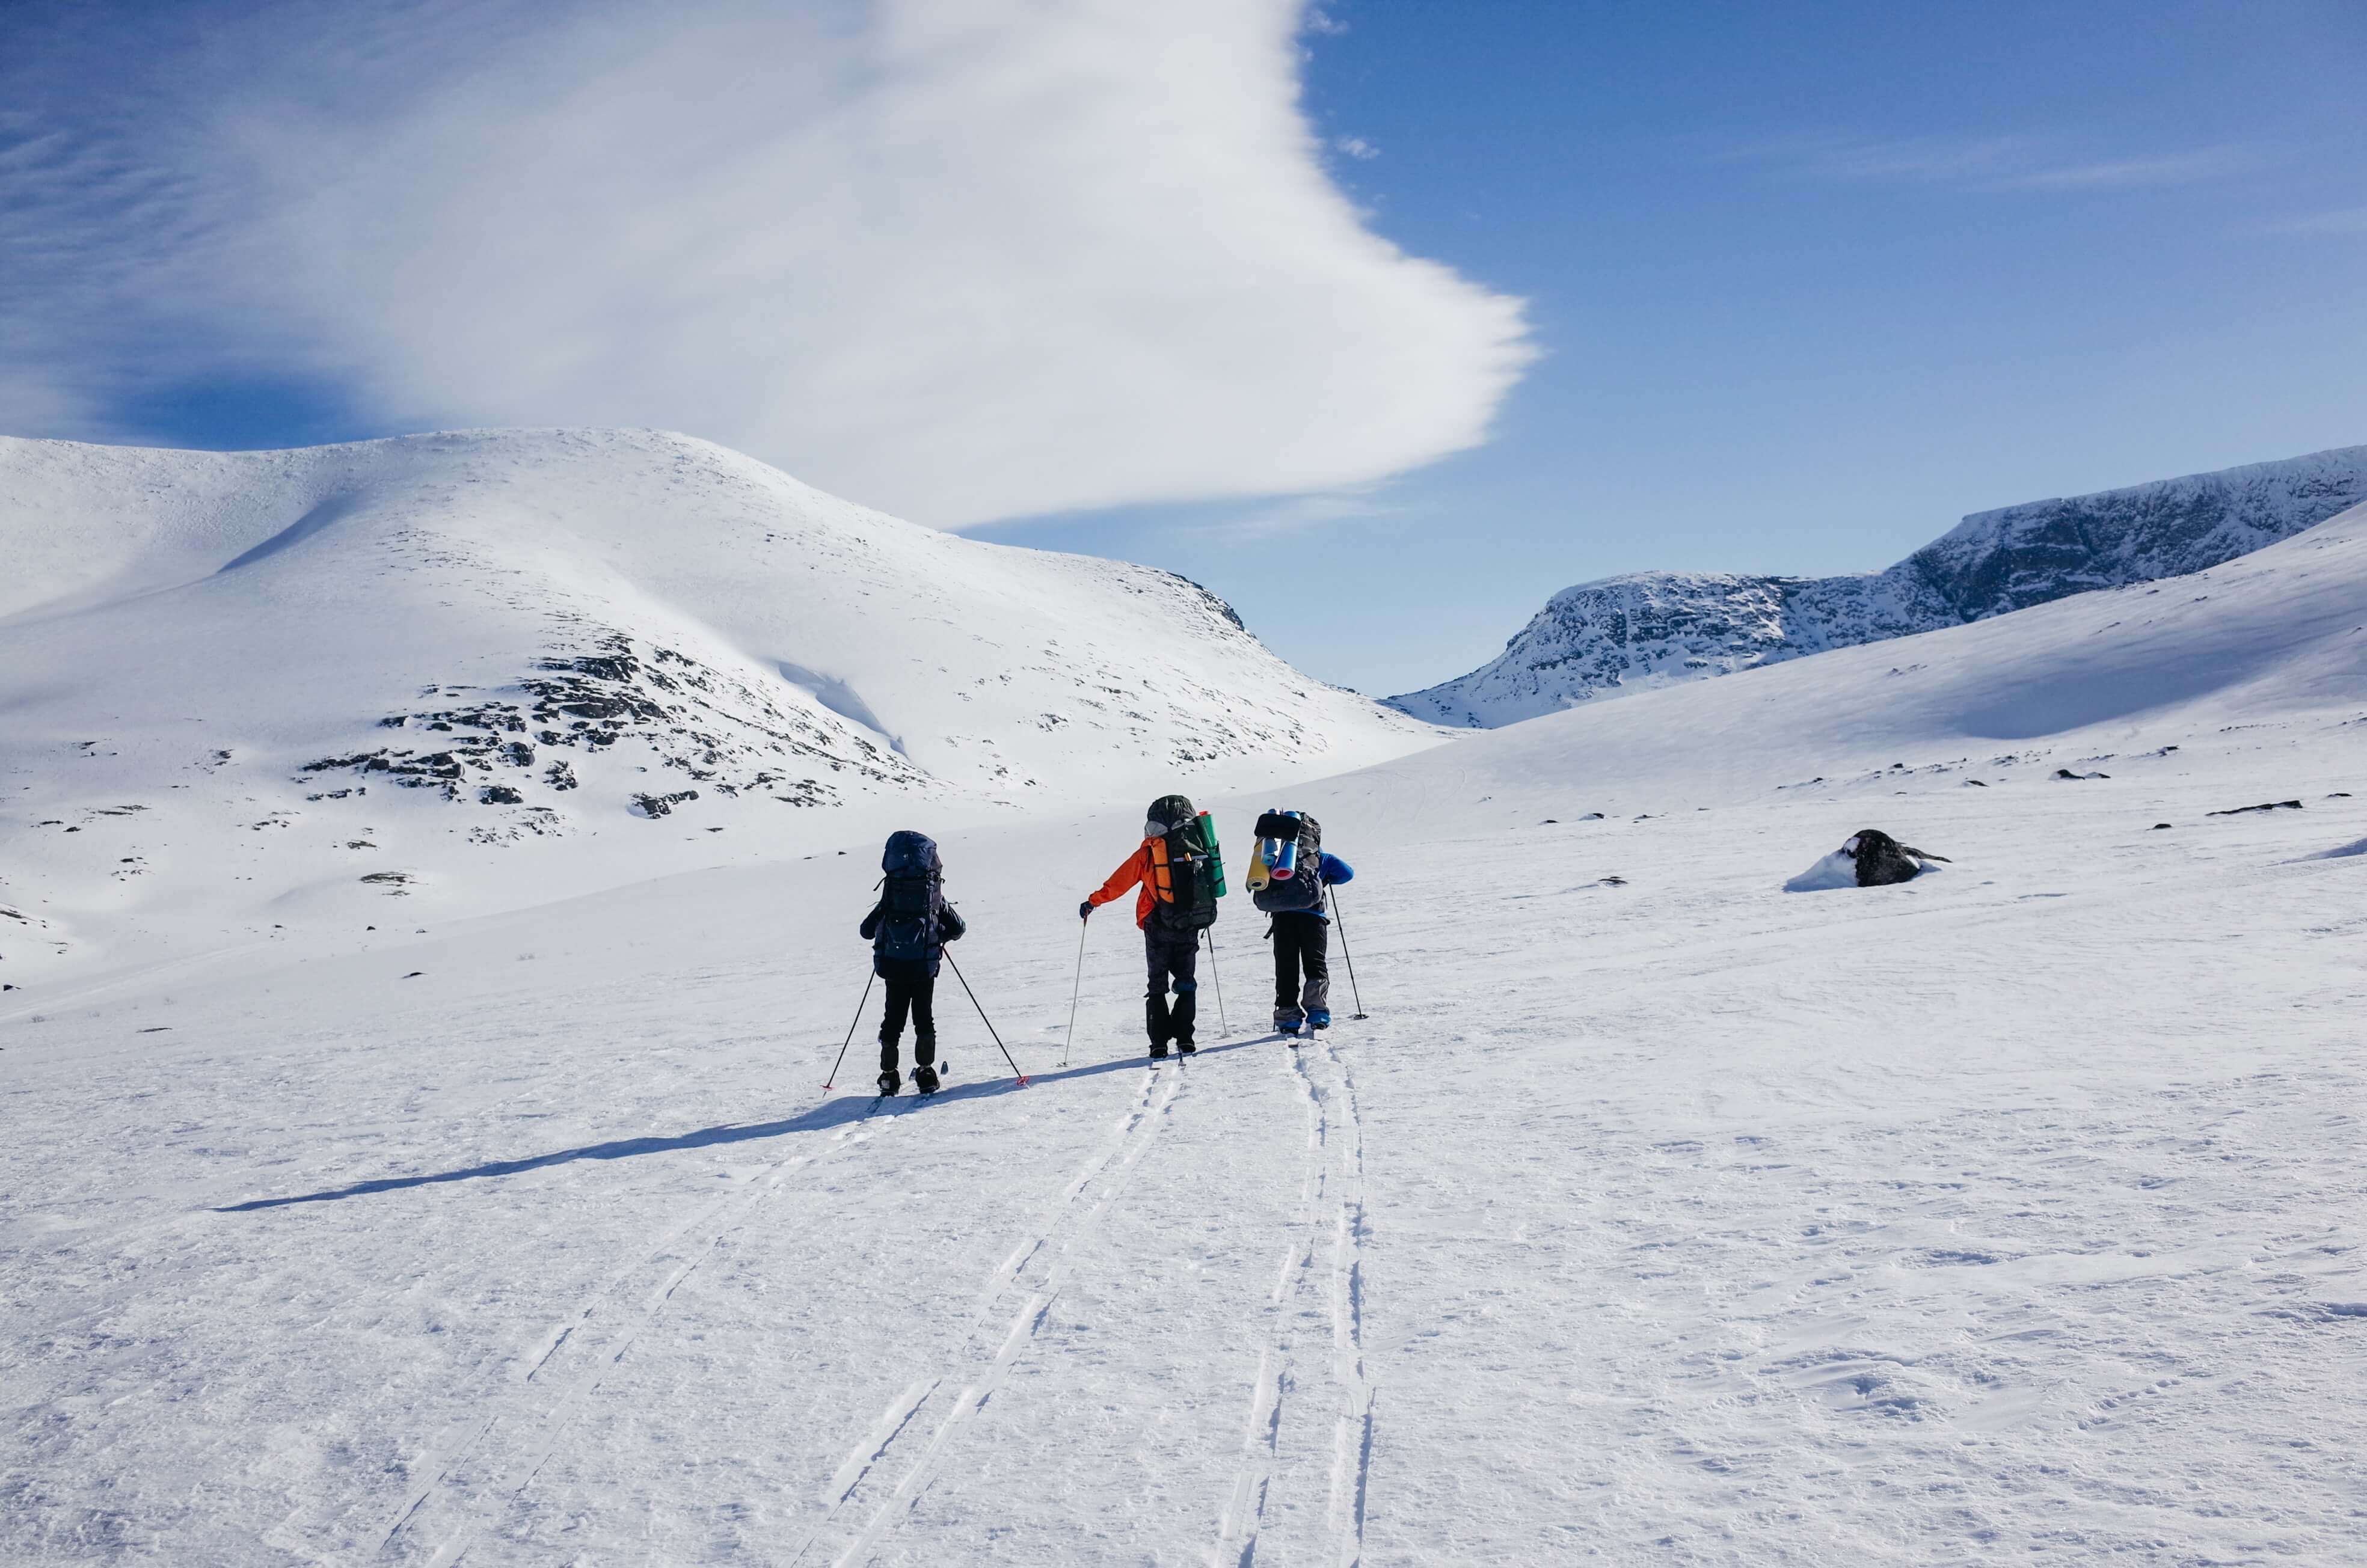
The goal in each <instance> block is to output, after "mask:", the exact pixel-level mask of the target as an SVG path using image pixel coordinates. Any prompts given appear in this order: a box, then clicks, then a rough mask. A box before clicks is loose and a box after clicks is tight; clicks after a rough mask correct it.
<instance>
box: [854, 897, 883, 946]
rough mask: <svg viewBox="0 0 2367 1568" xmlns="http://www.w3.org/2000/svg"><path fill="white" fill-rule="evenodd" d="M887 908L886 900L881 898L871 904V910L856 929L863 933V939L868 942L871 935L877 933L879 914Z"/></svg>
mask: <svg viewBox="0 0 2367 1568" xmlns="http://www.w3.org/2000/svg"><path fill="white" fill-rule="evenodd" d="M886 908H888V900H887V899H885V898H882V899H881V900H879V902H878V903H877V904H874V905H872V906H871V912H870V913H869V914H867V915H866V916H864V917H863V924H862V925H861V926H860V927H859V928H858V929H859V930H860V931H862V933H863V940H864V941H866V942H869V941H870V940H871V939H872V938H873V937H876V936H878V934H879V916H880V914H881V912H882V911H884V910H885V909H886Z"/></svg>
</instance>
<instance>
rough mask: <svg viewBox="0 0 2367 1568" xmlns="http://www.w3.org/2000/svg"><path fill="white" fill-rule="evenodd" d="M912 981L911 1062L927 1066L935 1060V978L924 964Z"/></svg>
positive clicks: (920, 966) (915, 1064)
mask: <svg viewBox="0 0 2367 1568" xmlns="http://www.w3.org/2000/svg"><path fill="white" fill-rule="evenodd" d="M918 967H919V969H920V973H919V974H918V975H917V976H914V977H913V979H912V1062H913V1065H914V1066H923V1067H925V1066H931V1065H932V1064H934V1062H935V1061H936V1059H937V1011H936V1008H937V977H936V976H934V975H932V974H930V973H929V971H928V966H927V965H926V964H922V965H918Z"/></svg>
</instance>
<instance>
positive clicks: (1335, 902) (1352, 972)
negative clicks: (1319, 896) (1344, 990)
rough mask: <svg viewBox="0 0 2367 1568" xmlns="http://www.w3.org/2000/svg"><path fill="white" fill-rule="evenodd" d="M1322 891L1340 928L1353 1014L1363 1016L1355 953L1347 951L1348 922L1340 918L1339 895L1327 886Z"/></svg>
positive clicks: (1334, 921)
mask: <svg viewBox="0 0 2367 1568" xmlns="http://www.w3.org/2000/svg"><path fill="white" fill-rule="evenodd" d="M1324 891H1325V892H1326V893H1330V894H1331V920H1332V923H1333V924H1335V925H1337V926H1338V927H1339V928H1340V956H1341V957H1342V958H1344V959H1346V960H1347V961H1348V994H1349V995H1350V996H1352V997H1353V998H1356V1010H1355V1012H1354V1014H1353V1016H1354V1017H1356V1018H1363V1017H1364V1016H1365V994H1364V992H1362V991H1360V990H1358V989H1357V988H1356V955H1355V954H1354V953H1351V952H1349V951H1348V922H1347V921H1346V920H1344V919H1341V918H1340V895H1339V894H1338V893H1337V892H1336V891H1334V890H1333V889H1331V888H1329V887H1327V888H1325V889H1324Z"/></svg>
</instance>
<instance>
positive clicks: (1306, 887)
mask: <svg viewBox="0 0 2367 1568" xmlns="http://www.w3.org/2000/svg"><path fill="white" fill-rule="evenodd" d="M1257 836H1258V853H1257V863H1258V869H1259V871H1260V872H1262V873H1263V876H1257V875H1252V876H1251V882H1252V884H1254V885H1255V886H1256V891H1255V892H1253V893H1251V895H1250V898H1251V902H1252V903H1254V904H1256V905H1257V907H1258V908H1261V909H1263V910H1264V911H1265V912H1266V913H1268V914H1270V915H1274V914H1285V913H1291V912H1296V911H1303V910H1309V909H1320V908H1323V826H1322V824H1321V823H1319V822H1318V821H1316V820H1315V818H1312V817H1309V816H1308V815H1307V813H1305V812H1304V811H1269V812H1266V813H1265V814H1264V815H1263V816H1261V817H1260V818H1258V819H1257Z"/></svg>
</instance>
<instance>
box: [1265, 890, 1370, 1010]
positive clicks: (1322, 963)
mask: <svg viewBox="0 0 2367 1568" xmlns="http://www.w3.org/2000/svg"><path fill="white" fill-rule="evenodd" d="M1316 868H1317V870H1319V872H1320V873H1321V881H1320V883H1319V888H1321V887H1332V886H1338V885H1339V884H1341V883H1342V882H1349V881H1353V879H1354V878H1355V875H1356V868H1355V867H1353V866H1352V865H1350V864H1349V863H1347V862H1346V861H1343V860H1342V859H1341V858H1340V857H1339V856H1338V855H1335V854H1333V853H1332V852H1331V851H1329V850H1326V851H1324V852H1322V853H1321V854H1320V855H1319V856H1318V857H1317V862H1316ZM1305 873H1306V867H1305V866H1303V865H1302V866H1301V867H1300V874H1302V875H1304V874H1305ZM1270 913H1271V914H1272V916H1273V919H1274V929H1273V931H1272V936H1273V939H1274V1032H1276V1033H1277V1034H1288V1035H1293V1036H1295V1035H1297V1033H1298V1031H1299V1028H1300V1026H1301V1025H1304V1026H1306V1028H1307V1029H1308V1032H1313V1031H1315V1030H1318V1029H1329V1028H1331V913H1330V911H1329V910H1328V909H1326V908H1325V907H1324V904H1323V900H1322V896H1321V894H1320V892H1318V894H1317V896H1316V901H1315V906H1314V908H1308V909H1275V910H1272V911H1270ZM1302 976H1304V978H1302Z"/></svg>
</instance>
